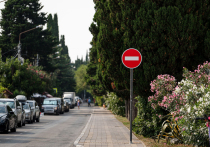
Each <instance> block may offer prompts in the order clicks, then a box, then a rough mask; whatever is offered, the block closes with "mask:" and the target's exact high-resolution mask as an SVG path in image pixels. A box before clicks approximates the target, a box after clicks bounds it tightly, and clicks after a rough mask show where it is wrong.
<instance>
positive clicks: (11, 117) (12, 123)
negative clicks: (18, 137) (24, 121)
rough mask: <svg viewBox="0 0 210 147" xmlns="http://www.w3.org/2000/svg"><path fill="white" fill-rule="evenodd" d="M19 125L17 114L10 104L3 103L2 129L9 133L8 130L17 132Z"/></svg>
mask: <svg viewBox="0 0 210 147" xmlns="http://www.w3.org/2000/svg"><path fill="white" fill-rule="evenodd" d="M16 127H17V116H16V115H15V113H14V112H13V110H12V109H11V108H10V107H9V106H8V105H4V104H1V105H0V131H3V132H4V133H8V130H10V131H11V132H16Z"/></svg>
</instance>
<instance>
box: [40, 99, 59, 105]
mask: <svg viewBox="0 0 210 147" xmlns="http://www.w3.org/2000/svg"><path fill="white" fill-rule="evenodd" d="M43 105H57V101H56V100H44V103H43Z"/></svg>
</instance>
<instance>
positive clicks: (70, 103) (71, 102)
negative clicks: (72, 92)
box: [63, 98, 73, 109]
mask: <svg viewBox="0 0 210 147" xmlns="http://www.w3.org/2000/svg"><path fill="white" fill-rule="evenodd" d="M63 100H64V101H67V102H68V103H69V108H70V109H72V108H73V105H72V104H73V100H72V98H63Z"/></svg>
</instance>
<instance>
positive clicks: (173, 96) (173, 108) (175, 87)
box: [148, 61, 210, 146]
mask: <svg viewBox="0 0 210 147" xmlns="http://www.w3.org/2000/svg"><path fill="white" fill-rule="evenodd" d="M209 69H210V63H208V61H206V62H205V63H204V64H203V65H198V68H197V69H196V70H194V71H193V72H191V71H188V69H187V68H183V77H184V78H183V79H182V80H181V81H180V82H178V83H176V82H175V81H176V80H175V78H174V77H173V76H170V75H159V76H158V77H157V78H156V79H155V80H154V81H152V82H151V84H150V85H151V91H152V92H155V94H154V95H153V96H149V97H148V101H149V103H150V105H151V107H152V108H153V109H154V110H158V109H159V108H162V109H165V110H166V111H168V112H170V113H171V114H172V115H173V117H174V118H175V120H176V121H177V124H178V126H179V128H180V130H181V135H182V138H183V140H182V141H183V143H185V144H193V145H197V146H208V144H209V142H208V128H207V127H206V123H205V121H196V118H200V117H204V115H206V116H210V109H209V108H210V97H209V96H210V75H208V73H209ZM157 116H159V117H161V114H160V113H157Z"/></svg>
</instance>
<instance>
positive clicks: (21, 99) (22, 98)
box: [15, 95, 27, 126]
mask: <svg viewBox="0 0 210 147" xmlns="http://www.w3.org/2000/svg"><path fill="white" fill-rule="evenodd" d="M15 98H16V99H17V100H18V102H19V103H20V105H21V110H22V113H23V126H25V122H26V119H25V118H26V114H25V110H24V109H23V105H24V104H25V103H26V101H27V98H26V96H25V95H17V96H16V97H15Z"/></svg>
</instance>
